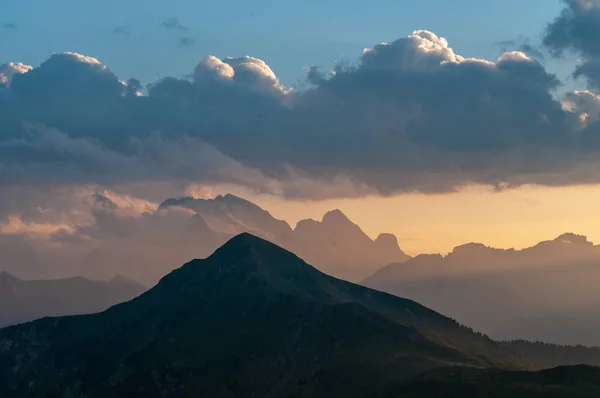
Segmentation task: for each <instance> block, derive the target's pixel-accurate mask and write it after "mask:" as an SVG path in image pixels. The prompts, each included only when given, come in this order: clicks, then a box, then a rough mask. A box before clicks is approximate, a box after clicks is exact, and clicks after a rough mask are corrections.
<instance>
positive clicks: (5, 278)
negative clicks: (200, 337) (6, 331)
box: [0, 272, 146, 326]
mask: <svg viewBox="0 0 600 398" xmlns="http://www.w3.org/2000/svg"><path fill="white" fill-rule="evenodd" d="M145 290H146V288H145V287H144V286H142V285H140V284H138V283H137V282H134V281H132V280H130V279H127V278H125V277H123V276H118V277H115V278H113V279H112V280H110V281H91V280H88V279H85V278H81V277H77V278H69V279H56V280H35V281H26V280H22V279H18V278H16V277H14V276H12V275H11V274H9V273H8V272H2V273H0V326H7V325H11V324H16V323H21V322H27V321H31V320H34V319H38V318H42V317H45V316H60V315H73V314H91V313H95V312H99V311H104V310H105V309H107V308H109V307H111V306H113V305H115V304H118V303H122V302H125V301H128V300H131V299H132V298H134V297H136V296H138V295H140V294H141V293H143V292H144V291H145Z"/></svg>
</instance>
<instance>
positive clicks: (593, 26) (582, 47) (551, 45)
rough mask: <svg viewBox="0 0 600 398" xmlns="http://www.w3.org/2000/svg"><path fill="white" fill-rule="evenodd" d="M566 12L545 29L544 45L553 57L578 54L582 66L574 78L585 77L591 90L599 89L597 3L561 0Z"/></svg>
mask: <svg viewBox="0 0 600 398" xmlns="http://www.w3.org/2000/svg"><path fill="white" fill-rule="evenodd" d="M563 2H564V3H565V8H564V9H563V10H562V12H561V14H560V15H559V16H558V17H557V18H556V19H555V20H554V21H552V22H551V23H550V24H549V25H548V27H547V28H546V31H545V34H544V37H543V44H544V46H545V47H546V48H547V49H549V50H550V51H551V53H552V54H553V55H554V56H555V57H561V56H563V55H564V54H565V53H573V54H577V55H579V56H580V57H582V58H583V63H581V64H580V65H578V66H577V69H576V71H575V73H574V76H575V77H580V76H581V77H585V78H586V79H587V80H588V83H589V85H590V87H593V88H595V89H599V88H600V41H598V37H599V35H600V1H598V0H563Z"/></svg>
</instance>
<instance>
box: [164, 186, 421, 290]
mask: <svg viewBox="0 0 600 398" xmlns="http://www.w3.org/2000/svg"><path fill="white" fill-rule="evenodd" d="M171 207H184V208H186V209H190V210H192V211H194V212H195V213H196V214H197V215H199V216H200V217H202V219H204V220H205V222H206V224H207V225H208V227H209V228H210V229H211V230H212V231H214V232H218V233H222V234H229V235H230V237H231V236H233V235H234V234H238V233H241V232H250V233H252V234H254V235H256V236H260V237H262V238H265V239H267V240H270V241H271V242H274V243H276V244H278V245H280V246H282V247H284V248H286V249H288V250H290V251H293V252H294V253H297V254H298V255H299V256H300V257H302V258H304V259H306V260H307V261H308V262H310V263H311V264H314V265H315V266H316V267H317V268H319V269H320V270H322V271H324V272H326V273H328V274H331V275H334V276H337V277H340V278H343V279H347V280H352V281H358V280H361V279H363V278H365V277H366V276H368V275H370V274H372V273H373V272H374V271H376V270H377V269H379V268H381V267H383V266H385V265H387V264H390V263H392V262H402V261H406V260H408V259H409V256H407V255H406V254H405V253H404V252H403V251H402V250H401V249H400V247H399V246H398V240H397V239H396V237H395V236H394V235H392V234H381V235H379V237H378V238H377V239H376V240H375V241H373V240H372V239H371V238H369V237H368V236H367V235H366V234H365V233H364V232H363V231H362V230H361V229H360V227H359V226H358V225H356V224H354V223H353V222H352V221H350V220H349V219H348V217H346V215H344V213H342V212H341V211H340V210H337V209H336V210H333V211H330V212H328V213H326V214H325V216H324V217H323V220H322V221H315V220H310V219H309V220H302V221H300V222H299V223H298V224H297V226H296V228H295V229H294V230H292V228H291V227H290V226H289V225H288V224H287V223H286V222H285V221H282V220H278V219H276V218H274V217H273V216H272V215H271V214H270V213H269V212H267V211H265V210H263V209H262V208H260V207H259V206H257V205H255V204H253V203H251V202H249V201H247V200H245V199H242V198H238V197H236V196H234V195H230V194H227V195H225V196H221V195H219V196H217V197H216V198H214V199H194V198H190V197H184V198H171V199H167V200H166V201H164V202H163V203H162V204H161V205H160V207H159V211H160V210H161V209H167V208H171ZM216 247H218V246H214V247H213V249H215V248H216Z"/></svg>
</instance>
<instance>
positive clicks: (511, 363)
mask: <svg viewBox="0 0 600 398" xmlns="http://www.w3.org/2000/svg"><path fill="white" fill-rule="evenodd" d="M579 362H586V363H590V364H598V363H600V350H593V349H584V348H568V347H564V348H559V347H552V346H546V345H534V344H529V343H523V342H521V343H514V344H500V343H495V342H493V341H491V340H489V339H487V338H486V337H485V336H482V335H480V334H476V333H473V332H472V331H471V330H470V329H468V328H465V327H462V326H460V325H459V324H457V323H456V322H454V321H453V320H451V319H449V318H446V317H444V316H442V315H440V314H438V313H437V312H434V311H432V310H429V309H427V308H426V307H423V306H422V305H420V304H417V303H416V302H413V301H410V300H406V299H401V298H398V297H394V296H392V295H388V294H385V293H381V292H378V291H374V290H371V289H368V288H365V287H362V286H359V285H355V284H352V283H349V282H345V281H342V280H339V279H335V278H333V277H330V276H327V275H325V274H323V273H321V272H320V271H318V270H316V269H315V268H313V267H311V266H310V265H308V264H306V263H305V262H304V261H302V260H301V259H299V258H298V257H296V256H295V255H294V254H292V253H290V252H288V251H286V250H284V249H282V248H279V247H277V246H275V245H274V244H272V243H270V242H267V241H265V240H262V239H260V238H258V237H255V236H252V235H249V234H242V235H239V236H236V237H235V238H233V239H231V240H230V241H229V242H228V243H226V244H225V245H224V246H223V247H221V248H220V249H218V250H217V251H216V252H215V253H214V254H213V255H211V256H210V257H208V258H207V259H205V260H194V261H192V262H189V263H187V264H185V265H184V266H183V267H181V268H179V269H177V270H175V271H173V272H172V273H170V274H169V275H167V276H166V277H164V278H163V279H162V280H161V281H160V282H159V283H158V285H157V286H155V287H154V288H152V289H151V290H149V291H148V292H146V293H144V294H142V295H141V296H139V297H138V298H136V299H133V300H132V301H129V302H127V303H123V304H120V305H117V306H115V307H112V308H111V309H109V310H107V311H105V312H103V313H100V314H94V315H83V316H71V317H61V318H45V319H42V320H38V321H35V322H32V323H28V324H23V325H18V326H13V327H9V328H6V329H2V330H0V396H10V397H25V396H38V397H46V396H48V397H50V396H69V397H92V398H93V397H107V396H110V397H116V398H118V397H128V398H129V397H145V398H147V397H198V396H206V397H216V396H223V397H251V396H255V397H288V396H290V397H366V396H368V397H387V396H403V397H404V396H410V397H430V396H435V397H439V396H461V395H448V394H447V392H448V391H455V392H460V391H470V390H473V391H476V392H478V395H475V394H473V395H466V396H470V397H479V396H481V397H483V396H486V397H488V396H489V397H506V396H511V397H519V396H555V397H568V396H570V397H572V396H581V397H584V396H588V395H589V394H592V393H594V392H597V391H598V388H600V379H599V378H598V377H597V376H598V371H597V370H596V369H595V368H591V367H574V368H560V369H557V370H553V371H548V372H542V373H522V372H517V371H518V370H521V371H522V370H523V369H527V368H538V367H542V366H547V365H550V366H552V365H557V364H559V365H560V364H572V363H579ZM486 369H487V370H486ZM491 383H493V384H491ZM494 387H495V388H494ZM431 391H440V392H442V393H444V394H446V395H443V394H439V395H435V394H434V395H431ZM486 391H490V393H489V394H487V395H483V393H485V392H486ZM529 391H535V392H536V393H537V394H538V395H523V394H526V393H527V392H529ZM479 392H481V393H479ZM499 392H500V393H502V392H504V395H499V394H498V393H499ZM509 392H510V393H513V395H507V394H508V393H509ZM544 392H552V393H554V395H540V394H542V393H544ZM567 393H570V394H572V395H565V394H567ZM584 393H585V394H588V395H582V394H584ZM517 394H521V395H517ZM574 394H575V395H574ZM576 394H581V395H576ZM462 396H465V395H462ZM589 396H591V395H589Z"/></svg>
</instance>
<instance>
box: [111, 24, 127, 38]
mask: <svg viewBox="0 0 600 398" xmlns="http://www.w3.org/2000/svg"><path fill="white" fill-rule="evenodd" d="M112 33H113V34H115V35H121V36H131V26H127V25H121V26H116V27H115V28H114V29H113V30H112Z"/></svg>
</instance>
